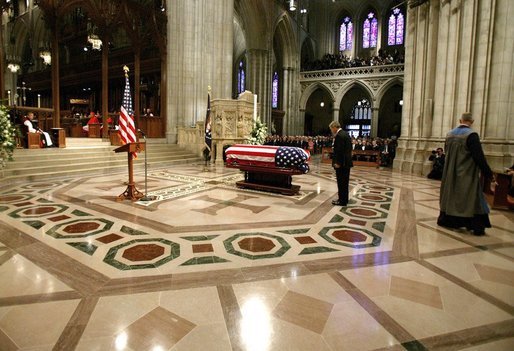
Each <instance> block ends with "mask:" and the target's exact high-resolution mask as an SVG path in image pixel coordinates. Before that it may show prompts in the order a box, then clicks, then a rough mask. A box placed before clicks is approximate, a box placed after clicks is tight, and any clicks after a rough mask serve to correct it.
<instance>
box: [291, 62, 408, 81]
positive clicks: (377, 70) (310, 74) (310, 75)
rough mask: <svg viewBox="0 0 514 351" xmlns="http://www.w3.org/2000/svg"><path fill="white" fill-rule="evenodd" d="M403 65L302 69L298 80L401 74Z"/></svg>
mask: <svg viewBox="0 0 514 351" xmlns="http://www.w3.org/2000/svg"><path fill="white" fill-rule="evenodd" d="M403 70H404V65H403V63H402V64H396V65H383V66H363V67H351V68H338V69H326V70H321V71H304V72H301V73H300V81H319V80H340V79H345V78H369V77H370V76H374V77H378V76H380V77H384V76H385V77H391V76H402V75H403Z"/></svg>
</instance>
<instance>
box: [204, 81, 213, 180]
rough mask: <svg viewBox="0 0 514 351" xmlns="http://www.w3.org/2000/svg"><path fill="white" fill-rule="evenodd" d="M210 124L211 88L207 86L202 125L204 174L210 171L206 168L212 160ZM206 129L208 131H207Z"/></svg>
mask: <svg viewBox="0 0 514 351" xmlns="http://www.w3.org/2000/svg"><path fill="white" fill-rule="evenodd" d="M211 126H212V123H211V86H210V85H208V86H207V113H206V115H205V124H204V133H205V146H206V148H205V149H204V161H205V163H204V166H203V171H204V172H210V171H211V170H210V169H209V167H208V166H207V163H208V162H209V161H210V160H211V158H212V128H211ZM207 127H208V128H209V129H207ZM208 132H209V133H211V136H210V138H209V137H208V135H207V133H208ZM207 139H209V140H210V142H209V144H210V145H209V144H208V143H207Z"/></svg>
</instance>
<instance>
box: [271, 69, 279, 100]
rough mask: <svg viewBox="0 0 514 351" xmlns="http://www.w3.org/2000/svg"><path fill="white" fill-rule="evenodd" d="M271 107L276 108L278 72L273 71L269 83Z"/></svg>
mask: <svg viewBox="0 0 514 351" xmlns="http://www.w3.org/2000/svg"><path fill="white" fill-rule="evenodd" d="M271 107H272V108H278V73H277V72H275V73H273V83H272V84H271Z"/></svg>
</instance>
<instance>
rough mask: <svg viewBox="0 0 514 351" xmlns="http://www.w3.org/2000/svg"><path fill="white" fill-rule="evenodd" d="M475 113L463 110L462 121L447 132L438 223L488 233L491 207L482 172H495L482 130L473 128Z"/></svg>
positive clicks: (484, 175) (485, 176) (476, 233)
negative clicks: (490, 163) (482, 143)
mask: <svg viewBox="0 0 514 351" xmlns="http://www.w3.org/2000/svg"><path fill="white" fill-rule="evenodd" d="M472 124H473V116H472V115H471V113H469V112H466V113H464V114H462V117H461V119H460V125H459V126H458V127H457V128H455V129H453V130H451V131H450V132H449V133H448V135H447V136H446V142H445V151H446V159H445V163H444V169H443V177H442V181H441V193H440V199H439V203H440V210H441V212H440V213H439V218H438V219H437V224H438V225H440V226H443V227H449V228H460V227H466V229H468V230H470V231H473V234H474V235H485V228H490V227H491V223H490V222H489V207H488V205H487V203H486V201H485V197H484V193H483V192H482V188H481V186H480V174H482V176H483V177H484V178H486V179H492V177H493V172H492V171H491V168H490V167H489V165H488V164H487V161H486V159H485V156H484V152H483V150H482V145H481V144H480V139H479V137H478V134H477V133H476V132H475V131H474V130H473V129H471V125H472Z"/></svg>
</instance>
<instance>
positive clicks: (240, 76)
mask: <svg viewBox="0 0 514 351" xmlns="http://www.w3.org/2000/svg"><path fill="white" fill-rule="evenodd" d="M244 91H245V67H244V63H243V60H241V61H240V62H239V69H238V72H237V92H238V93H239V94H241V93H242V92H244Z"/></svg>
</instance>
